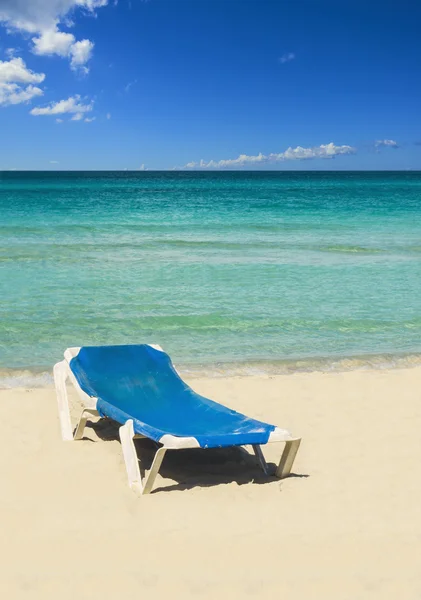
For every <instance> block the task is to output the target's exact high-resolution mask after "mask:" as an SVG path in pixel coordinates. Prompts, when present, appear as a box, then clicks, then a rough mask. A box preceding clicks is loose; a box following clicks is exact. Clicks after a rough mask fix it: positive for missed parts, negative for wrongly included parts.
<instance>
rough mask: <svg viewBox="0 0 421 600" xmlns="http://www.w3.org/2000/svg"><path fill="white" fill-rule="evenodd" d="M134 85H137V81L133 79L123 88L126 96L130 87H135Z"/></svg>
mask: <svg viewBox="0 0 421 600" xmlns="http://www.w3.org/2000/svg"><path fill="white" fill-rule="evenodd" d="M136 83H137V79H135V80H134V81H129V83H128V84H127V85H126V86H125V87H124V91H125V92H126V94H128V93H129V91H130V88H131V87H132V85H135V84H136Z"/></svg>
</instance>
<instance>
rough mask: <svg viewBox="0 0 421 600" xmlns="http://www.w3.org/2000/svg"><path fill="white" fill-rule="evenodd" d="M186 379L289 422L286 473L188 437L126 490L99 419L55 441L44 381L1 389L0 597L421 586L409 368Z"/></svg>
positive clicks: (415, 388) (295, 593) (420, 494)
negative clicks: (296, 446)
mask: <svg viewBox="0 0 421 600" xmlns="http://www.w3.org/2000/svg"><path fill="white" fill-rule="evenodd" d="M191 383H192V385H193V386H194V388H195V389H196V390H197V391H199V392H201V393H203V394H206V395H210V396H212V397H213V398H215V399H216V400H219V401H222V402H225V403H226V404H228V405H230V406H232V407H233V408H235V409H238V410H241V411H244V412H247V413H249V414H250V415H251V416H254V417H257V418H260V419H265V420H268V421H270V422H273V423H275V424H278V425H279V426H281V427H286V428H289V429H290V430H291V431H292V432H293V433H294V434H296V435H302V437H303V443H302V446H301V449H300V452H299V454H298V456H297V460H296V463H295V465H294V469H293V471H294V474H293V476H291V477H289V478H288V479H286V480H284V481H282V482H280V481H279V480H276V479H273V478H267V477H265V476H264V475H263V474H262V473H261V472H259V469H258V468H257V467H256V465H255V460H254V458H253V457H252V455H251V454H250V455H247V454H246V452H245V451H243V450H242V449H232V450H187V451H182V452H178V453H177V452H173V453H168V454H167V456H166V458H165V462H164V464H163V467H162V470H161V475H162V476H159V478H158V479H157V483H156V491H155V492H154V493H152V494H151V495H150V496H144V497H141V498H138V497H136V496H135V494H133V493H132V492H131V491H130V490H129V488H128V486H127V481H126V473H125V469H124V463H123V459H122V453H121V447H120V443H119V441H118V438H117V437H116V433H117V429H116V427H115V426H114V424H113V423H111V422H101V423H99V424H98V425H95V424H93V425H92V426H91V427H89V428H88V429H87V430H86V439H85V440H84V441H81V442H68V443H64V442H62V441H61V439H60V435H59V426H58V419H57V411H56V404H55V402H56V401H55V392H54V389H52V388H49V389H12V390H3V391H1V392H0V414H1V420H2V423H3V432H2V436H1V442H0V443H1V452H0V461H1V475H2V484H1V495H0V499H1V500H0V508H1V514H2V536H1V546H0V550H1V556H2V569H1V577H0V594H1V597H2V598H10V599H13V600H14V599H20V598H42V599H43V600H45V599H50V598H51V599H53V598H60V599H67V598H79V599H84V598H89V599H92V598H98V599H103V600H105V599H114V598H117V597H119V596H120V595H121V594H123V593H127V594H130V595H132V596H134V594H136V595H139V597H140V596H141V595H143V594H149V595H152V596H153V597H155V598H164V597H170V595H171V597H174V598H198V597H199V598H249V597H258V598H275V597H278V596H281V597H282V595H284V594H289V597H293V598H306V599H312V598H322V597H323V598H328V599H332V600H333V599H335V600H337V599H339V598H340V599H341V600H347V599H350V600H351V599H352V600H355V599H356V598H358V599H363V598H379V597H381V598H383V599H384V598H393V599H395V598H398V597H400V598H405V600H410V599H415V598H419V597H420V594H421V575H420V567H421V558H420V551H419V550H420V544H421V510H420V504H421V486H420V474H421V467H420V456H421V436H420V431H421V403H420V396H421V369H420V368H413V369H406V370H404V369H402V370H399V369H397V370H384V371H381V370H378V371H353V372H345V373H309V374H295V375H286V376H274V377H247V378H220V379H195V380H193V381H192V382H191ZM72 398H73V399H74V398H75V397H74V395H73V394H72ZM72 410H73V412H74V416H75V417H76V415H77V411H78V406H77V402H76V401H74V402H73V408H72ZM138 447H139V455H140V456H141V457H142V459H143V460H144V461H145V463H146V464H147V465H148V461H150V458H151V456H152V452H153V449H152V448H151V446H150V445H149V443H148V442H147V441H140V442H139V443H138ZM281 450H282V445H279V446H278V445H277V444H272V445H271V446H270V447H267V449H266V457H267V459H268V461H271V462H275V461H277V460H278V459H279V456H280V454H281Z"/></svg>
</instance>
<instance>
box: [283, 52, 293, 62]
mask: <svg viewBox="0 0 421 600" xmlns="http://www.w3.org/2000/svg"><path fill="white" fill-rule="evenodd" d="M294 58H295V54H294V53H293V52H286V53H285V54H283V55H282V56H281V57H280V58H279V62H280V63H281V64H285V63H287V62H290V61H291V60H294Z"/></svg>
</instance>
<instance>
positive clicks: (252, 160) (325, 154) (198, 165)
mask: <svg viewBox="0 0 421 600" xmlns="http://www.w3.org/2000/svg"><path fill="white" fill-rule="evenodd" d="M356 151H357V149H356V148H353V147H352V146H347V145H343V146H336V145H335V144H334V143H333V142H330V143H329V144H321V145H320V146H314V147H312V148H303V147H302V146H297V147H296V148H292V147H291V146H290V147H289V148H287V149H286V150H285V151H284V152H279V153H273V152H272V153H270V154H262V153H261V152H260V153H259V154H257V155H255V156H253V155H252V156H248V155H247V154H240V156H238V157H237V158H230V159H224V160H218V161H216V160H210V161H208V162H206V161H204V160H201V161H199V162H189V163H187V164H186V165H184V167H182V168H184V169H229V168H234V169H236V168H241V167H246V166H256V165H270V164H274V163H279V162H284V161H287V160H311V159H314V158H327V159H329V158H330V159H332V158H335V156H339V155H341V154H355V153H356Z"/></svg>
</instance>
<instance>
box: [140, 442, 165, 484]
mask: <svg viewBox="0 0 421 600" xmlns="http://www.w3.org/2000/svg"><path fill="white" fill-rule="evenodd" d="M166 451H167V449H166V448H160V449H159V450H157V452H156V454H155V457H154V459H153V462H152V466H151V470H150V471H149V473H148V475H147V477H145V479H144V485H143V490H142V494H149V493H150V492H151V491H152V488H153V484H154V483H155V479H156V476H157V475H158V471H159V469H160V467H161V464H162V461H163V460H164V456H165V453H166Z"/></svg>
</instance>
